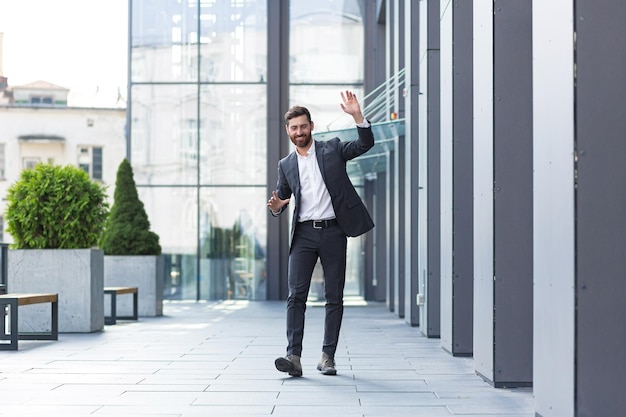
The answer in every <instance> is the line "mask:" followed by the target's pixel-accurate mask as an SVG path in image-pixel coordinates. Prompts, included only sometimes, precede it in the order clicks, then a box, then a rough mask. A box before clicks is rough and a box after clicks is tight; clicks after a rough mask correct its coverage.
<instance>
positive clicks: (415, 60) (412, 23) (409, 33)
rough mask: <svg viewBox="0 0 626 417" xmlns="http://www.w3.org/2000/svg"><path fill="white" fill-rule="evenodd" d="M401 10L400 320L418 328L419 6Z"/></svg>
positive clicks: (407, 6)
mask: <svg viewBox="0 0 626 417" xmlns="http://www.w3.org/2000/svg"><path fill="white" fill-rule="evenodd" d="M403 3H404V7H403V10H400V11H403V13H402V14H401V15H403V16H404V19H405V20H404V26H403V27H404V32H403V33H404V47H405V49H404V54H405V69H406V74H405V76H406V84H405V85H406V89H405V91H406V93H405V97H404V103H405V116H404V119H405V123H406V124H405V126H406V130H405V141H404V152H403V153H402V158H403V159H404V166H405V171H404V198H403V201H402V204H404V215H405V216H404V229H405V236H404V245H403V247H402V250H403V251H404V285H405V290H404V300H402V301H403V302H404V320H405V321H406V323H407V324H409V325H411V326H417V325H419V320H420V317H419V307H418V305H417V294H418V293H419V292H420V291H419V288H418V285H419V279H418V275H419V271H418V257H419V251H418V249H419V243H418V242H419V234H418V230H419V219H418V214H419V210H418V204H419V200H420V191H419V189H420V183H419V165H420V163H419V144H418V141H419V127H420V121H419V100H420V99H419V97H420V96H419V94H420V87H421V85H420V79H419V63H420V56H419V24H420V22H419V4H418V3H415V2H411V1H406V2H403Z"/></svg>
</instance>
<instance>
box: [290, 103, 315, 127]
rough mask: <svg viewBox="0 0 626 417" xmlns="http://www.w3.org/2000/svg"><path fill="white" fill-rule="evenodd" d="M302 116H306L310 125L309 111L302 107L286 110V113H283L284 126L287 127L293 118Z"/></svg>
mask: <svg viewBox="0 0 626 417" xmlns="http://www.w3.org/2000/svg"><path fill="white" fill-rule="evenodd" d="M302 115H306V118H307V119H308V120H309V123H311V113H309V109H307V108H306V107H302V106H292V107H291V108H290V109H289V110H287V113H285V125H288V124H289V121H290V120H291V119H293V118H294V117H298V116H302Z"/></svg>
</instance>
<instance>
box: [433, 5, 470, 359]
mask: <svg viewBox="0 0 626 417" xmlns="http://www.w3.org/2000/svg"><path fill="white" fill-rule="evenodd" d="M472 3H473V0H455V1H452V0H441V10H442V11H443V14H442V18H441V346H442V347H443V348H444V349H445V350H446V351H448V352H450V353H451V354H452V355H455V356H471V355H472V345H473V337H472V335H473V320H472V311H473V308H474V259H473V257H474V247H473V234H474V224H473V222H474V219H473V216H474V210H473V201H474V195H473V190H474V186H473V178H474V176H473V169H474V168H473V118H474V115H473V103H472V100H473V45H472V27H473V26H472V16H473V4H472ZM452 6H453V7H452Z"/></svg>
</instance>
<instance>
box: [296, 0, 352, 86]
mask: <svg viewBox="0 0 626 417" xmlns="http://www.w3.org/2000/svg"><path fill="white" fill-rule="evenodd" d="M360 3H362V2H361V1H358V0H344V1H336V0H317V1H309V0H291V9H290V14H291V18H290V21H291V25H290V34H289V42H290V45H289V46H290V58H289V80H290V82H291V83H353V82H360V83H362V82H363V65H364V60H363V48H364V35H363V33H364V31H363V16H362V10H361V7H362V6H361V5H360Z"/></svg>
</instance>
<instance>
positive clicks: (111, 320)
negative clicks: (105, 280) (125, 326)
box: [104, 287, 138, 324]
mask: <svg viewBox="0 0 626 417" xmlns="http://www.w3.org/2000/svg"><path fill="white" fill-rule="evenodd" d="M104 294H105V295H106V294H108V295H109V296H110V298H111V315H110V316H105V317H104V324H115V323H117V320H137V316H138V315H137V297H138V288H137V287H105V288H104ZM123 294H132V295H133V315H132V316H118V315H117V296H118V295H123Z"/></svg>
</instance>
